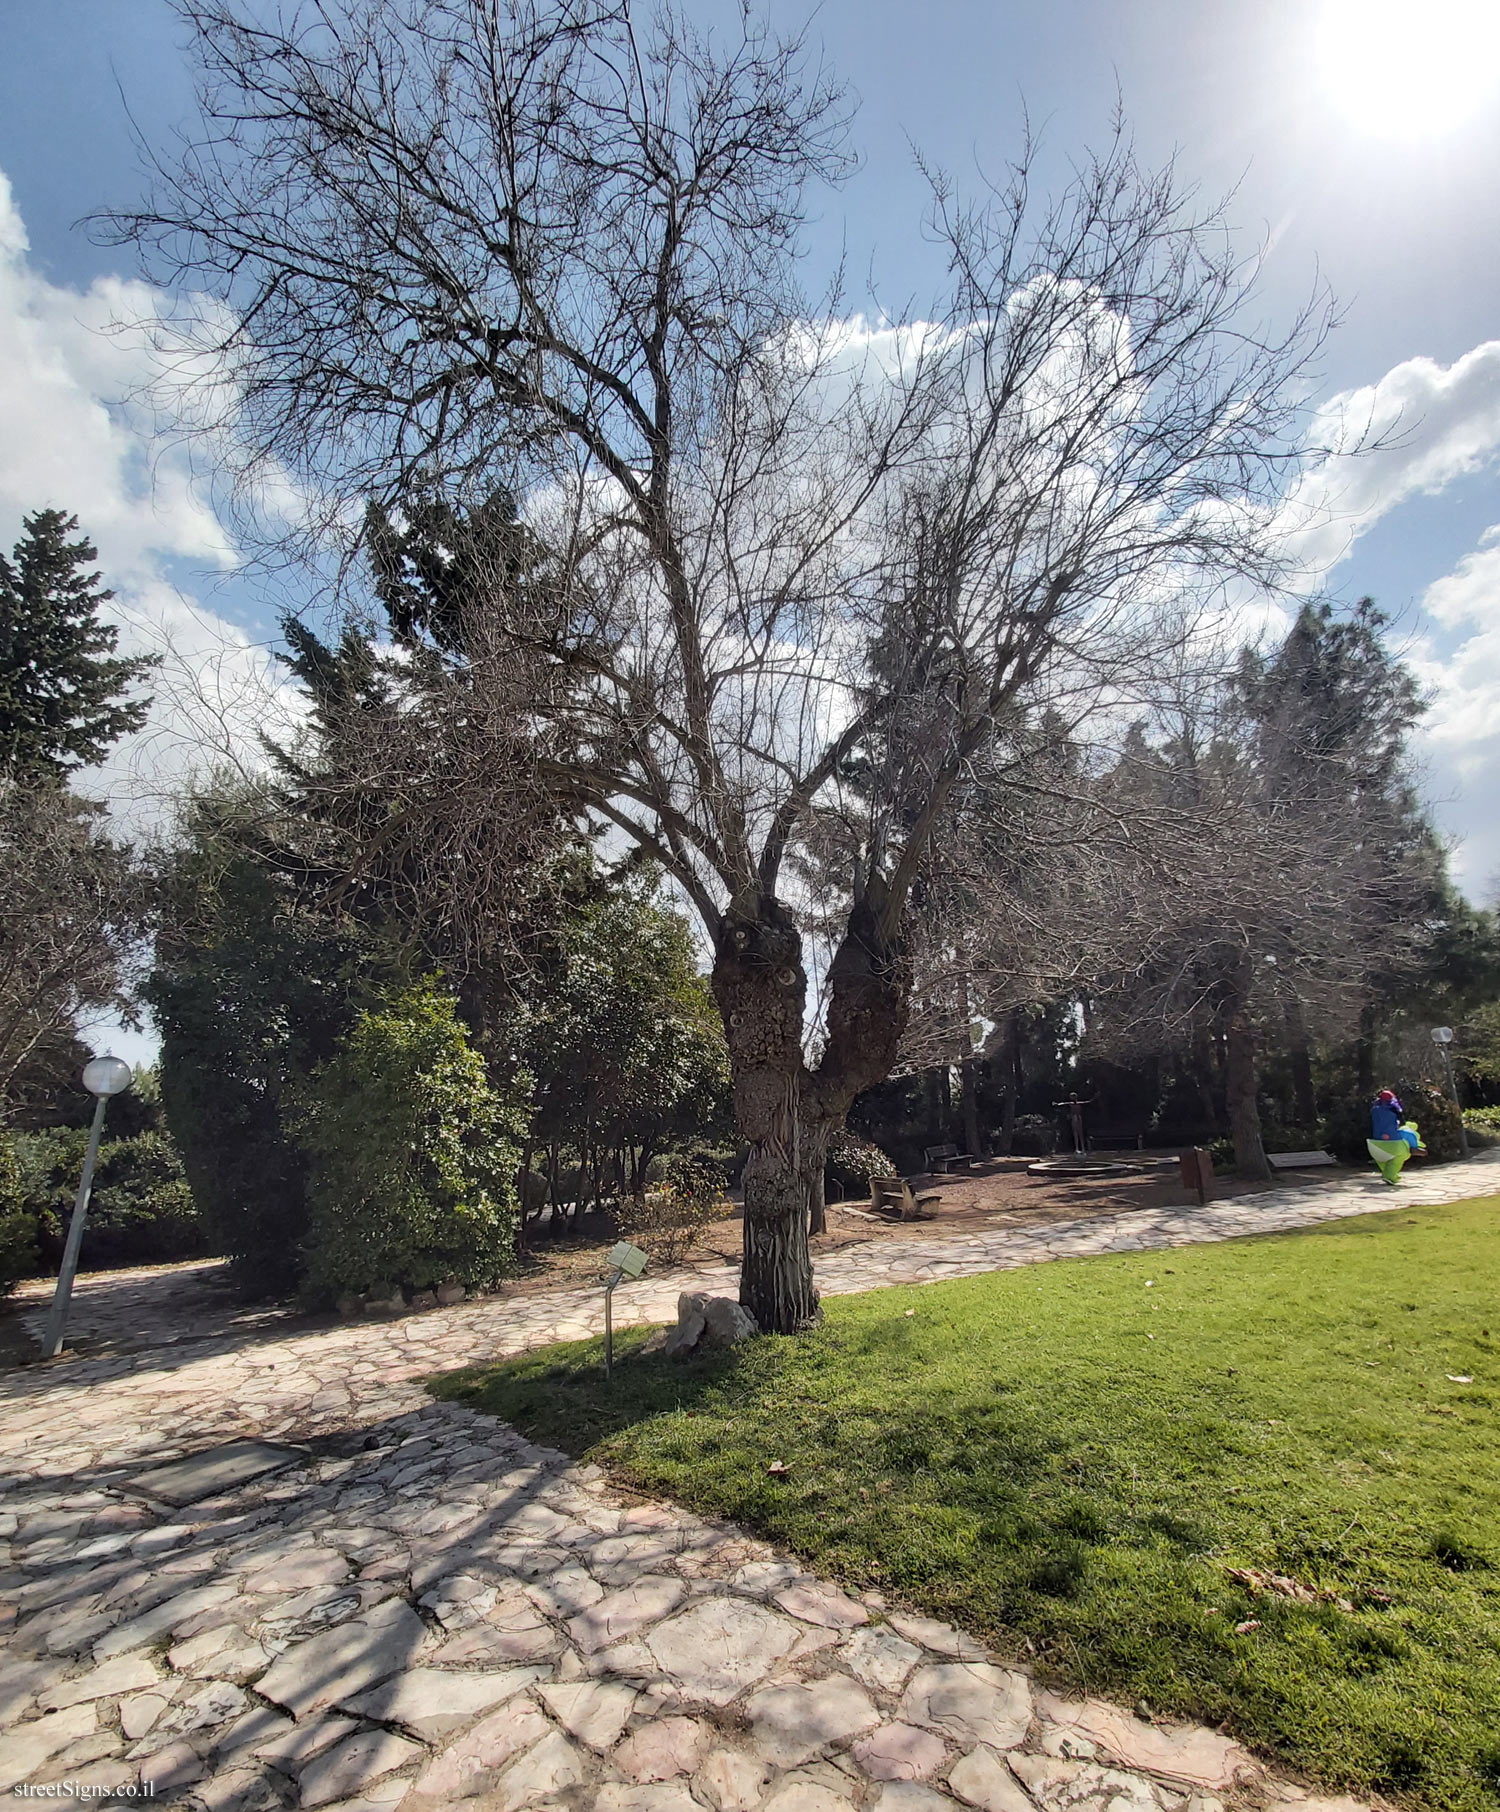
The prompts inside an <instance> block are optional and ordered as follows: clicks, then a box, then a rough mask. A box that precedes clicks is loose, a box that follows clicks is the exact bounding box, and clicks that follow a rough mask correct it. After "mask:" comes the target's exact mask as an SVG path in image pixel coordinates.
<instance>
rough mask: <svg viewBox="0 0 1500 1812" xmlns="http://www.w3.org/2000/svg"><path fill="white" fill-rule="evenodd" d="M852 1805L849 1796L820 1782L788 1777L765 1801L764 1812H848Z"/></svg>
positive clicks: (792, 1776)
mask: <svg viewBox="0 0 1500 1812" xmlns="http://www.w3.org/2000/svg"><path fill="white" fill-rule="evenodd" d="M853 1804H854V1801H853V1799H852V1798H851V1797H850V1795H849V1794H847V1793H838V1792H835V1791H834V1789H833V1788H832V1787H826V1786H824V1785H823V1783H822V1782H821V1781H812V1780H799V1779H798V1778H797V1777H796V1775H789V1776H788V1778H787V1779H786V1780H784V1781H782V1783H781V1785H780V1786H779V1787H777V1789H776V1791H775V1792H774V1793H773V1794H772V1795H771V1797H770V1798H769V1799H768V1800H767V1801H766V1804H765V1812H849V1808H850V1807H851V1806H852V1805H853Z"/></svg>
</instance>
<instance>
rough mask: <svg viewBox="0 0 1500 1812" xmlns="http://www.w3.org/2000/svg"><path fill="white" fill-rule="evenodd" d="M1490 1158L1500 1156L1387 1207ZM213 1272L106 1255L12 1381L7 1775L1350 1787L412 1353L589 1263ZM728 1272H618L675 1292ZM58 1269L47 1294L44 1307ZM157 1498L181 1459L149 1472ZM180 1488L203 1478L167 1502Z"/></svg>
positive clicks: (54, 1778)
mask: <svg viewBox="0 0 1500 1812" xmlns="http://www.w3.org/2000/svg"><path fill="white" fill-rule="evenodd" d="M1497 1184H1500V1153H1496V1154H1489V1155H1488V1156H1486V1157H1485V1158H1481V1159H1477V1160H1474V1161H1472V1162H1471V1163H1469V1164H1465V1165H1453V1166H1449V1167H1447V1168H1446V1169H1444V1170H1440V1171H1435V1172H1432V1173H1430V1174H1428V1175H1425V1176H1423V1177H1421V1178H1420V1179H1418V1178H1413V1179H1412V1180H1411V1182H1410V1183H1409V1185H1408V1187H1407V1188H1406V1189H1405V1190H1404V1191H1403V1193H1402V1196H1401V1197H1400V1198H1399V1199H1400V1202H1401V1204H1402V1205H1406V1204H1414V1203H1420V1202H1424V1201H1439V1200H1456V1199H1459V1198H1461V1197H1463V1196H1466V1195H1474V1194H1478V1193H1484V1192H1485V1191H1487V1190H1493V1189H1494V1188H1495V1187H1496V1186H1497ZM1391 1201H1392V1198H1391V1197H1390V1195H1389V1193H1388V1192H1385V1191H1384V1190H1383V1188H1382V1187H1381V1186H1379V1185H1373V1186H1371V1185H1367V1184H1365V1183H1364V1182H1363V1181H1359V1182H1353V1183H1349V1184H1347V1185H1341V1186H1339V1187H1336V1188H1331V1189H1330V1188H1327V1187H1324V1188H1320V1189H1307V1188H1302V1189H1282V1190H1278V1191H1275V1192H1272V1193H1270V1194H1268V1195H1266V1196H1261V1197H1250V1198H1245V1197H1241V1198H1239V1199H1237V1200H1236V1201H1233V1202H1226V1203H1223V1204H1217V1205H1211V1206H1210V1207H1208V1208H1207V1209H1192V1210H1180V1211H1178V1210H1155V1211H1150V1212H1145V1213H1139V1214H1132V1215H1126V1216H1116V1217H1114V1218H1112V1219H1110V1220H1107V1221H1098V1220H1095V1221H1087V1220H1080V1221H1077V1222H1073V1223H1069V1224H1067V1225H1064V1226H1052V1227H1048V1228H1045V1229H1040V1230H1038V1231H1036V1232H1032V1233H1028V1232H1018V1231H1008V1232H1007V1231H997V1232H995V1233H992V1234H977V1235H972V1236H967V1237H963V1238H959V1239H955V1240H952V1241H934V1240H931V1239H929V1240H924V1241H911V1242H909V1243H908V1242H900V1243H898V1242H893V1241H892V1242H881V1243H878V1244H871V1245H869V1246H865V1247H851V1248H846V1249H845V1250H843V1251H841V1252H839V1253H837V1254H834V1255H832V1256H831V1257H830V1258H829V1259H828V1260H827V1261H826V1262H825V1263H824V1264H823V1265H822V1266H821V1267H820V1272H819V1280H820V1283H821V1285H822V1288H823V1289H824V1290H825V1291H827V1292H830V1293H836V1292H840V1291H852V1290H863V1289H870V1288H875V1287H879V1286H880V1285H883V1284H889V1283H894V1282H920V1281H925V1280H929V1279H934V1278H939V1277H950V1276H961V1275H967V1274H972V1273H975V1272H979V1271H984V1270H991V1269H996V1268H1000V1267H1005V1266H1010V1265H1017V1264H1025V1263H1031V1262H1036V1261H1039V1260H1044V1259H1048V1258H1053V1257H1061V1256H1070V1255H1074V1254H1081V1253H1085V1252H1101V1251H1118V1250H1126V1249H1144V1248H1149V1247H1157V1246H1163V1245H1171V1244H1181V1243H1186V1242H1189V1241H1196V1240H1205V1239H1221V1238H1226V1237H1231V1236H1233V1235H1236V1234H1240V1233H1244V1232H1252V1231H1267V1230H1273V1229H1280V1228H1284V1227H1292V1226H1299V1225H1306V1224H1309V1223H1310V1222H1312V1221H1316V1220H1325V1219H1329V1218H1332V1217H1334V1216H1337V1215H1343V1214H1354V1213H1360V1212H1364V1211H1367V1210H1368V1209H1370V1208H1376V1207H1383V1206H1386V1205H1387V1204H1391ZM213 1278H214V1272H213V1269H212V1268H211V1267H204V1266H185V1267H176V1268H173V1269H169V1270H166V1271H162V1272H158V1273H154V1274H145V1275H142V1274H127V1273H116V1274H113V1275H106V1276H100V1277H91V1278H87V1279H85V1280H84V1282H83V1284H82V1285H81V1286H80V1289H79V1292H78V1295H77V1297H76V1299H75V1319H74V1328H75V1330H76V1331H77V1332H78V1333H79V1334H80V1335H83V1336H88V1337H91V1338H93V1339H96V1340H98V1341H100V1342H101V1343H103V1344H102V1345H101V1347H100V1350H99V1353H98V1355H97V1356H94V1357H84V1358H74V1359H70V1358H65V1359H63V1360H62V1361H59V1362H57V1363H56V1364H53V1365H48V1366H36V1367H32V1368H29V1369H27V1370H25V1371H21V1372H15V1373H11V1374H8V1375H6V1376H5V1377H4V1378H3V1380H0V1469H3V1475H4V1476H3V1479H0V1637H3V1639H4V1646H5V1653H4V1657H3V1659H0V1786H12V1785H19V1784H22V1783H31V1784H32V1785H47V1784H55V1783H57V1782H61V1781H65V1780H66V1781H72V1782H74V1783H76V1786H75V1788H74V1791H75V1792H77V1791H80V1790H83V1789H86V1790H88V1791H89V1792H91V1793H92V1794H93V1795H95V1796H96V1797H101V1796H102V1795H103V1793H104V1791H105V1790H106V1789H123V1788H126V1787H128V1786H129V1785H130V1784H131V1783H134V1782H135V1781H137V1780H140V1781H145V1782H153V1783H155V1792H156V1795H157V1797H158V1798H163V1799H165V1798H167V1797H169V1796H172V1795H176V1796H178V1797H179V1798H180V1799H181V1800H182V1801H183V1803H184V1804H185V1805H186V1806H188V1807H190V1808H195V1809H197V1812H271V1809H272V1808H275V1807H293V1806H302V1807H308V1808H319V1807H325V1808H329V1809H330V1812H396V1808H398V1807H400V1808H401V1812H425V1809H426V1808H429V1807H439V1806H447V1805H454V1804H472V1805H473V1806H474V1807H475V1808H476V1809H477V1808H481V1807H482V1808H484V1809H485V1812H491V1809H493V1812H521V1808H526V1807H533V1806H534V1807H538V1808H540V1807H569V1808H573V1809H574V1812H695V1809H698V1812H847V1809H848V1808H860V1809H861V1812H942V1809H944V1808H956V1807H963V1806H971V1807H979V1808H982V1809H983V1812H1036V1809H1037V1808H1040V1809H1041V1812H1215V1809H1216V1808H1217V1807H1218V1806H1220V1805H1223V1804H1227V1803H1229V1802H1233V1801H1236V1800H1243V1799H1246V1798H1247V1797H1248V1799H1249V1800H1251V1801H1253V1802H1255V1803H1258V1804H1261V1805H1264V1806H1268V1807H1287V1808H1290V1807H1292V1806H1294V1805H1295V1806H1297V1807H1299V1808H1300V1812H1313V1809H1314V1808H1321V1809H1323V1812H1332V1808H1333V1807H1334V1806H1335V1805H1337V1806H1340V1807H1343V1808H1345V1812H1358V1809H1357V1808H1355V1807H1354V1806H1353V1802H1349V1801H1341V1802H1326V1801H1316V1800H1309V1799H1308V1798H1307V1797H1306V1795H1304V1794H1301V1793H1300V1792H1299V1791H1298V1790H1297V1789H1296V1788H1293V1787H1291V1786H1289V1785H1287V1784H1286V1783H1284V1782H1277V1781H1273V1780H1270V1779H1268V1778H1267V1777H1266V1776H1265V1775H1264V1774H1263V1773H1262V1771H1261V1770H1260V1769H1259V1768H1257V1766H1256V1765H1255V1763H1254V1762H1253V1761H1252V1759H1251V1758H1250V1757H1249V1756H1248V1755H1246V1754H1245V1753H1244V1751H1242V1750H1240V1749H1239V1748H1237V1747H1236V1746H1235V1745H1234V1744H1232V1743H1230V1742H1228V1741H1227V1740H1226V1739H1224V1738H1223V1737H1221V1736H1219V1735H1217V1734H1216V1733H1214V1732H1212V1731H1208V1730H1203V1729H1199V1728H1196V1727H1191V1726H1178V1727H1164V1726H1155V1725H1151V1724H1148V1723H1145V1722H1143V1721H1141V1720H1138V1719H1136V1718H1134V1717H1132V1716H1130V1715H1129V1714H1127V1713H1123V1712H1121V1711H1120V1710H1119V1709H1118V1708H1115V1707H1112V1706H1109V1705H1107V1704H1104V1703H1102V1702H1098V1701H1086V1702H1065V1701H1063V1700H1060V1699H1058V1698H1056V1697H1054V1696H1053V1695H1051V1694H1049V1693H1047V1692H1045V1691H1042V1690H1041V1689H1039V1688H1037V1687H1036V1686H1035V1685H1034V1684H1033V1682H1032V1681H1031V1680H1030V1679H1029V1678H1028V1677H1027V1676H1026V1675H1025V1674H1024V1673H1023V1672H1021V1671H1018V1670H1016V1669H1014V1668H1012V1667H1006V1666H1002V1665H999V1664H997V1663H995V1662H993V1661H992V1660H990V1659H989V1658H988V1657H987V1656H986V1655H985V1654H984V1653H983V1651H982V1650H980V1649H979V1648H978V1647H977V1645H975V1644H973V1643H972V1642H970V1641H969V1640H968V1639H967V1638H966V1637H964V1636H962V1635H961V1634H960V1633H959V1632H958V1631H956V1630H954V1629H951V1628H949V1627H947V1626H944V1625H939V1624H935V1623H932V1622H930V1621H927V1620H924V1619H922V1618H918V1617H911V1616H906V1615H903V1614H902V1613H901V1611H900V1610H899V1608H897V1607H890V1606H886V1605H885V1604H883V1603H882V1601H881V1600H880V1599H879V1597H878V1596H876V1595H868V1596H866V1597H865V1598H863V1599H862V1600H854V1599H851V1598H848V1597H846V1596H845V1595H844V1594H843V1593H842V1592H841V1591H839V1590H838V1589H837V1588H835V1587H833V1586H830V1585H828V1584H827V1583H826V1582H822V1581H820V1580H818V1579H816V1578H815V1577H813V1576H811V1575H809V1574H807V1573H805V1572H803V1571H802V1570H801V1569H800V1568H799V1567H798V1566H797V1565H796V1564H795V1563H794V1562H792V1561H790V1560H788V1559H787V1558H786V1557H785V1556H783V1555H780V1554H777V1553H776V1552H774V1551H773V1550H772V1549H770V1548H769V1547H767V1546H765V1545H764V1544H762V1543H759V1542H757V1541H754V1540H752V1539H750V1538H749V1537H747V1536H746V1535H745V1534H744V1533H743V1532H742V1531H740V1530H738V1529H736V1528H734V1527H733V1526H730V1525H727V1524H722V1523H717V1522H713V1521H708V1520H705V1519H702V1518H699V1517H695V1516H692V1515H690V1514H688V1513H686V1512H683V1511H681V1510H679V1509H676V1508H674V1507H672V1506H669V1505H665V1504H653V1503H645V1504H642V1503H626V1502H624V1501H622V1500H621V1499H620V1498H619V1497H618V1496H617V1495H615V1494H614V1493H612V1492H611V1491H610V1490H609V1489H608V1487H607V1486H606V1484H605V1483H604V1481H603V1480H602V1479H601V1477H600V1476H599V1475H598V1473H597V1472H596V1471H595V1470H594V1469H593V1468H590V1467H587V1466H580V1465H576V1464H573V1463H571V1462H570V1461H568V1460H567V1459H565V1458H564V1457H563V1456H562V1455H560V1454H556V1453H553V1452H550V1451H547V1450H544V1449H539V1448H536V1447H534V1446H531V1445H529V1444H528V1443H527V1442H525V1441H523V1440H522V1439H521V1438H520V1437H519V1436H518V1435H516V1434H515V1433H514V1431H512V1430H510V1429H507V1428H505V1427H504V1426H503V1425H499V1424H496V1423H494V1422H491V1421H489V1420H487V1419H485V1418H482V1417H478V1416H475V1415H474V1414H473V1413H472V1412H470V1411H468V1410H465V1409H461V1408H459V1407H457V1406H455V1405H449V1404H440V1403H435V1402H433V1401H432V1400H431V1399H430V1398H428V1397H427V1395H426V1394H425V1392H424V1391H423V1390H422V1388H421V1385H420V1382H419V1381H420V1379H421V1378H422V1377H423V1376H425V1375H427V1374H429V1373H431V1372H433V1371H436V1370H440V1369H443V1368H444V1367H449V1366H453V1365H457V1364H462V1363H464V1362H466V1361H469V1360H473V1359H478V1358H484V1357H490V1356H494V1355H496V1354H500V1353H504V1352H511V1351H518V1350H520V1349H522V1348H524V1347H527V1346H530V1345H535V1344H537V1343H540V1342H543V1341H550V1340H555V1339H568V1338H572V1337H577V1336H582V1335H584V1334H586V1333H590V1332H593V1331H594V1330H595V1327H596V1324H597V1321H598V1296H597V1292H594V1293H584V1292H578V1291H571V1292H566V1291H559V1292H555V1293H551V1294H548V1295H519V1296H513V1297H503V1298H498V1299H492V1300H489V1301H484V1302H476V1303H469V1304H463V1305H460V1306H458V1307H454V1308H450V1309H446V1310H434V1311H429V1312H427V1313H425V1314H421V1315H409V1316H405V1317H402V1318H399V1319H395V1320H389V1321H367V1322H360V1323H349V1324H339V1325H336V1326H332V1327H318V1326H310V1325H309V1324H308V1323H306V1322H296V1321H294V1320H292V1319H290V1318H288V1317H285V1316H282V1315H278V1314H276V1313H269V1314H267V1313H260V1314H242V1313H237V1312H235V1311H234V1310H233V1309H232V1308H230V1307H229V1306H227V1305H226V1302H225V1299H224V1297H223V1295H222V1293H221V1292H219V1291H216V1290H215V1289H214V1287H213ZM731 1283H732V1277H731V1274H730V1273H729V1272H728V1271H727V1270H725V1269H719V1268H713V1269H709V1270H706V1271H692V1272H687V1271H684V1272H678V1273H674V1274H672V1275H670V1276H662V1277H658V1278H656V1279H646V1280H643V1281H642V1282H641V1283H639V1284H636V1285H631V1286H623V1287H622V1288H621V1290H620V1291H619V1292H617V1299H616V1300H617V1314H618V1315H619V1317H620V1319H621V1320H622V1321H628V1320H660V1319H666V1318H670V1316H671V1314H672V1313H673V1311H674V1309H675V1301H676V1295H677V1292H678V1290H679V1289H683V1288H709V1289H714V1288H718V1289H725V1288H727V1287H728V1286H729V1285H730V1284H731ZM44 1303H45V1296H44V1295H43V1294H41V1293H39V1292H36V1291H33V1292H32V1293H31V1295H30V1299H29V1303H28V1308H29V1311H30V1313H31V1314H32V1315H34V1316H35V1317H37V1318H38V1319H39V1318H40V1314H41V1311H42V1308H43V1306H44ZM250 1438H254V1439H256V1440H260V1441H271V1442H281V1443H287V1444H291V1445H293V1446H294V1448H295V1451H294V1452H293V1453H292V1455H291V1463H290V1464H289V1465H287V1466H285V1467H284V1468H283V1469H281V1470H278V1471H274V1472H270V1473H267V1474H264V1475H262V1476H260V1477H258V1478H256V1479H254V1480H252V1481H250V1482H247V1483H243V1484H239V1485H237V1486H229V1487H227V1488H220V1489H218V1490H217V1492H216V1494H215V1495H212V1496H209V1497H205V1498H202V1499H199V1500H198V1501H195V1502H191V1503H188V1504H187V1505H186V1506H183V1507H174V1506H173V1505H172V1504H171V1503H169V1502H166V1501H164V1500H163V1499H162V1498H160V1497H157V1498H152V1497H150V1496H145V1495H142V1494H141V1492H140V1490H139V1489H135V1488H133V1480H134V1479H135V1476H136V1475H137V1474H138V1473H140V1472H141V1471H143V1470H144V1469H146V1468H148V1467H149V1468H154V1467H157V1466H159V1465H161V1464H163V1463H165V1462H168V1461H171V1460H174V1459H177V1458H179V1457H181V1456H184V1455H191V1454H194V1453H196V1452H198V1451H200V1450H202V1449H204V1448H207V1447H211V1446H214V1445H216V1444H219V1443H223V1442H226V1441H235V1440H242V1439H250ZM158 1488H159V1489H166V1488H167V1487H166V1486H165V1485H164V1484H162V1483H161V1482H160V1481H159V1482H158ZM178 1495H179V1496H180V1495H181V1494H178Z"/></svg>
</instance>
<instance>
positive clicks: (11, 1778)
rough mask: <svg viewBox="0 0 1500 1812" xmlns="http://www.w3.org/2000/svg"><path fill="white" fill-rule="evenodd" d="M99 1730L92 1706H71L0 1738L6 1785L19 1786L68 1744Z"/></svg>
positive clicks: (0, 1756) (7, 1732)
mask: <svg viewBox="0 0 1500 1812" xmlns="http://www.w3.org/2000/svg"><path fill="white" fill-rule="evenodd" d="M97 1727H98V1716H97V1714H96V1713H95V1710H94V1707H93V1705H92V1704H91V1703H90V1704H85V1705H71V1706H69V1707H68V1709H67V1710H66V1711H55V1712H53V1713H52V1715H51V1716H50V1717H46V1718H38V1719H36V1720H35V1722H34V1723H30V1724H18V1725H17V1726H16V1728H15V1729H14V1730H8V1731H6V1733H5V1734H4V1736H0V1769H3V1771H4V1779H5V1781H6V1784H7V1785H19V1784H20V1783H21V1782H22V1781H25V1780H29V1779H30V1778H31V1776H32V1775H33V1774H35V1773H36V1771H37V1770H38V1769H39V1768H41V1767H43V1766H45V1764H46V1763H47V1762H49V1761H51V1759H52V1757H53V1756H54V1755H56V1754H57V1753H58V1751H59V1750H61V1749H66V1748H67V1746H68V1744H69V1743H75V1742H77V1740H78V1739H79V1737H85V1736H90V1735H92V1734H93V1732H94V1730H95V1729H96V1728H97Z"/></svg>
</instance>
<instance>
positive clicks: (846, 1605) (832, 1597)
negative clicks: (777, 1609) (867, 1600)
mask: <svg viewBox="0 0 1500 1812" xmlns="http://www.w3.org/2000/svg"><path fill="white" fill-rule="evenodd" d="M776 1602H777V1604H779V1605H780V1606H781V1608H782V1610H784V1611H785V1612H786V1613H787V1615H788V1616H791V1617H800V1618H801V1619H802V1621H803V1622H804V1623H817V1624H821V1625H822V1627H823V1628H824V1629H830V1630H852V1629H857V1628H858V1627H859V1625H860V1624H862V1623H868V1622H869V1621H870V1613H869V1612H868V1611H867V1610H866V1609H865V1607H864V1606H863V1605H862V1604H858V1603H856V1602H855V1600H854V1599H852V1598H846V1597H845V1596H844V1594H843V1593H842V1592H838V1591H835V1590H834V1589H833V1587H832V1586H820V1585H793V1586H788V1587H787V1589H786V1590H785V1591H784V1592H778V1593H777V1594H776Z"/></svg>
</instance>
